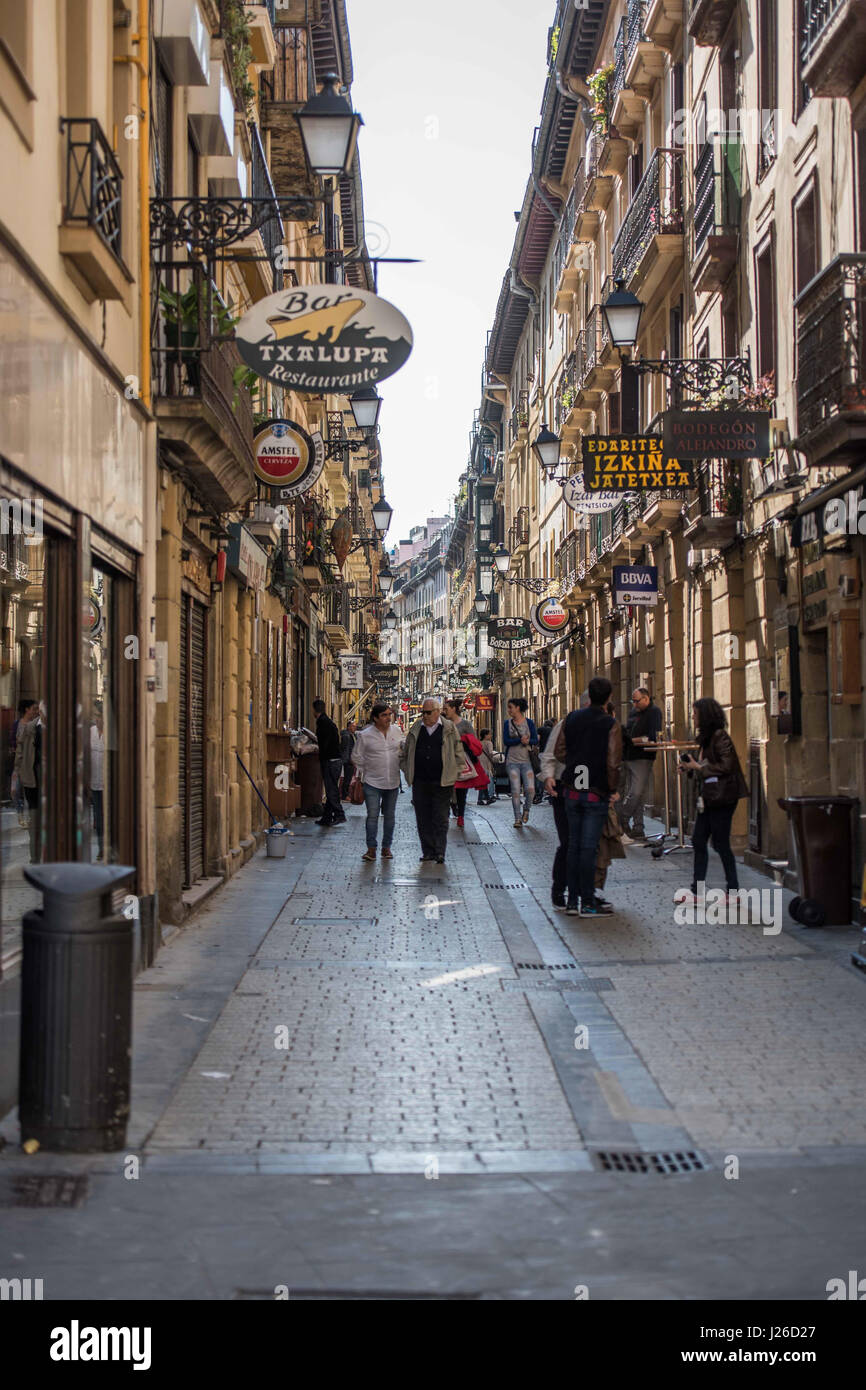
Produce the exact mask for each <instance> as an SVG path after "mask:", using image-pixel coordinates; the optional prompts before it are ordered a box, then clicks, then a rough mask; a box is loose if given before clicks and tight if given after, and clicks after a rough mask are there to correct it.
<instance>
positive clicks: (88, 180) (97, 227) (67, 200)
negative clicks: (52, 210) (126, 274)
mask: <svg viewBox="0 0 866 1390" xmlns="http://www.w3.org/2000/svg"><path fill="white" fill-rule="evenodd" d="M60 128H61V130H62V131H64V132H65V134H66V178H65V184H64V192H63V221H64V223H65V224H67V225H70V226H71V225H80V226H86V227H92V228H93V229H94V231H95V232H97V233H98V234H99V236H100V238H101V240H102V241H103V242H104V243H105V245H106V246H107V247H108V250H109V251H110V252H111V253H112V255H113V256H115V257H116V258H117V260H118V261H119V262H120V263H121V264H122V263H123V254H122V233H123V227H122V218H121V213H122V198H121V189H122V184H123V175H122V174H121V172H120V166H119V164H118V163H117V160H116V159H115V157H114V154H113V152H112V149H111V146H110V145H109V143H108V141H107V140H106V138H105V134H104V132H103V129H102V126H101V125H100V124H99V122H98V121H97V120H94V119H92V118H90V117H82V118H80V119H79V118H77V117H65V118H61V121H60Z"/></svg>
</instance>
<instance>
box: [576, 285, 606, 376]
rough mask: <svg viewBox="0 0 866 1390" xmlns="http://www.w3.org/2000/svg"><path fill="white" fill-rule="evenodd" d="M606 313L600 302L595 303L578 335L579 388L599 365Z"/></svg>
mask: <svg viewBox="0 0 866 1390" xmlns="http://www.w3.org/2000/svg"><path fill="white" fill-rule="evenodd" d="M603 320H604V314H603V313H602V312H601V308H600V306H599V305H598V304H594V305H593V306H592V308H591V309H590V311H589V313H588V314H587V316H586V323H585V324H584V327H583V329H582V331H581V333H580V334H579V335H578V346H577V353H576V355H577V359H578V361H577V374H576V381H577V386H578V389H580V387H582V386H584V385H585V383H586V379H587V377H588V376H589V374H590V372H591V371H592V370H593V368H595V367H597V366H598V363H599V360H600V358H601V350H602V347H603V339H602V322H603Z"/></svg>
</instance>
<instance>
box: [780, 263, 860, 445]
mask: <svg viewBox="0 0 866 1390" xmlns="http://www.w3.org/2000/svg"><path fill="white" fill-rule="evenodd" d="M795 306H796V310H797V362H798V371H797V419H798V428H799V433H800V434H801V435H805V434H810V433H811V432H812V431H813V430H816V429H817V428H818V427H819V426H820V425H822V424H823V423H824V422H825V421H827V420H830V419H832V418H834V417H835V416H837V415H839V414H840V413H843V412H846V411H853V410H858V411H860V412H862V411H863V409H864V407H866V253H863V252H859V253H854V252H852V253H846V254H844V255H841V256H837V257H836V258H835V260H833V261H831V262H830V264H829V265H828V266H827V267H826V269H824V270H822V271H821V272H820V274H819V275H816V277H815V279H814V280H812V282H811V283H810V284H808V285H807V286H806V288H805V289H804V290H803V291H802V293H801V294H800V295H798V297H797V299H796V301H795Z"/></svg>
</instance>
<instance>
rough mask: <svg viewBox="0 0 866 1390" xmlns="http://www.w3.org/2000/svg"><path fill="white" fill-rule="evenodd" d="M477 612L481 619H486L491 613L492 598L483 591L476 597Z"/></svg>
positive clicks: (479, 591)
mask: <svg viewBox="0 0 866 1390" xmlns="http://www.w3.org/2000/svg"><path fill="white" fill-rule="evenodd" d="M475 612H476V613H477V614H478V616H479V618H486V617H487V614H488V613H489V612H490V598H489V596H488V595H487V594H485V593H484V592H483V591H482V590H481V589H479V590H478V593H477V594H476V595H475Z"/></svg>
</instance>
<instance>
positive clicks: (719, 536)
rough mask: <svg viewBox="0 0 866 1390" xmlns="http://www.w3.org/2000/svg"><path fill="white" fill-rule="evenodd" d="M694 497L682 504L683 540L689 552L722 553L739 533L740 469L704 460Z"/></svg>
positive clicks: (729, 464) (700, 467) (719, 460)
mask: <svg viewBox="0 0 866 1390" xmlns="http://www.w3.org/2000/svg"><path fill="white" fill-rule="evenodd" d="M697 483H698V492H697V497H695V498H694V499H693V500H692V501H690V502H687V503H686V508H685V514H684V517H683V523H684V524H683V537H684V539H685V540H686V542H687V543H688V545H689V546H690V548H691V549H693V550H723V549H724V548H725V547H726V546H728V545H731V544H732V543H733V542H734V541H735V540H736V539H737V537H738V536H739V535H741V534H742V530H743V492H742V479H741V473H740V466H739V464H737V463H733V462H729V461H728V460H727V459H705V460H702V461H701V463H700V464H699V466H698V474H697Z"/></svg>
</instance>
